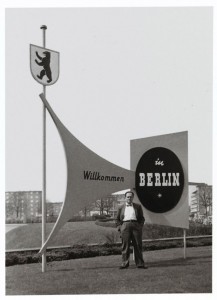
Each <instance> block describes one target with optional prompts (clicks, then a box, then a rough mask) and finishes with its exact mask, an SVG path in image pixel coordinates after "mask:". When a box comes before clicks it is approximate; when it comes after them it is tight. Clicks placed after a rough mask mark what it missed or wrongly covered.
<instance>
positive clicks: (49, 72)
mask: <svg viewBox="0 0 217 300" xmlns="http://www.w3.org/2000/svg"><path fill="white" fill-rule="evenodd" d="M30 69H31V73H32V76H33V78H34V79H35V80H36V81H37V82H38V83H40V84H42V85H52V84H54V83H55V82H56V81H57V80H58V78H59V52H57V51H53V50H50V49H47V48H42V47H39V46H36V45H30Z"/></svg>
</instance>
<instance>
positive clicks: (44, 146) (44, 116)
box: [41, 25, 47, 272]
mask: <svg viewBox="0 0 217 300" xmlns="http://www.w3.org/2000/svg"><path fill="white" fill-rule="evenodd" d="M41 29H42V34H43V47H44V48H45V47H46V29H47V26H46V25H42V26H41ZM43 94H44V96H45V97H46V86H45V85H43ZM42 164H43V192H42V246H43V245H44V243H45V241H46V218H47V211H46V107H45V104H44V103H43V162H42ZM46 265H47V264H46V250H45V252H44V253H43V254H42V272H46Z"/></svg>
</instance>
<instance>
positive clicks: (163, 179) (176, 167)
mask: <svg viewBox="0 0 217 300" xmlns="http://www.w3.org/2000/svg"><path fill="white" fill-rule="evenodd" d="M183 188H184V172H183V169H182V165H181V163H180V161H179V159H178V157H177V156H176V155H175V153H174V152H172V151H171V150H169V149H167V148H163V147H156V148H152V149H150V150H148V151H147V152H145V153H144V154H143V156H142V157H141V159H140V160H139V163H138V165H137V168H136V193H137V195H138V197H139V200H140V202H141V203H142V205H143V206H144V207H145V208H146V209H148V210H149V211H152V212H154V213H164V212H167V211H169V210H171V209H172V208H174V207H175V206H176V205H177V204H178V202H179V200H180V198H181V195H182V192H183Z"/></svg>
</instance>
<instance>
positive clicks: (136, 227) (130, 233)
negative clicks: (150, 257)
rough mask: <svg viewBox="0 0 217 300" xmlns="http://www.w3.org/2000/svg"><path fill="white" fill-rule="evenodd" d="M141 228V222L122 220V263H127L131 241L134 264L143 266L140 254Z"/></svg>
mask: <svg viewBox="0 0 217 300" xmlns="http://www.w3.org/2000/svg"><path fill="white" fill-rule="evenodd" d="M142 228H143V224H139V223H138V222H124V223H123V224H122V225H121V238H122V264H123V265H128V264H129V259H130V244H131V241H132V244H133V247H134V255H135V263H136V266H137V267H138V266H144V260H143V255H142Z"/></svg>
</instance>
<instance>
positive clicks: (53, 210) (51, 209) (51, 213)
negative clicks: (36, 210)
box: [46, 202, 63, 222]
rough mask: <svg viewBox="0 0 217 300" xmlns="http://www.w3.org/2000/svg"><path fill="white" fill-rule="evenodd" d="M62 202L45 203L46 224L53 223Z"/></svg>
mask: <svg viewBox="0 0 217 300" xmlns="http://www.w3.org/2000/svg"><path fill="white" fill-rule="evenodd" d="M62 204H63V203H62V202H47V205H46V207H47V221H48V222H54V221H55V220H56V219H57V218H58V216H59V214H60V211H61V208H62Z"/></svg>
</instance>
